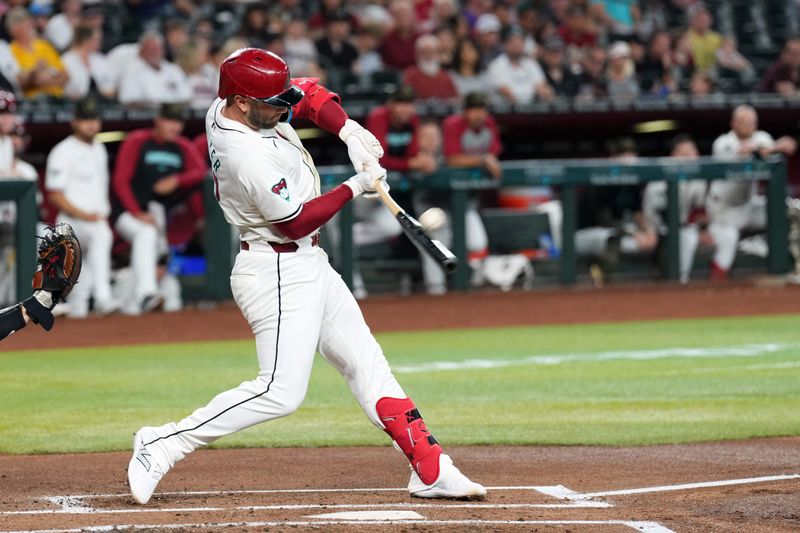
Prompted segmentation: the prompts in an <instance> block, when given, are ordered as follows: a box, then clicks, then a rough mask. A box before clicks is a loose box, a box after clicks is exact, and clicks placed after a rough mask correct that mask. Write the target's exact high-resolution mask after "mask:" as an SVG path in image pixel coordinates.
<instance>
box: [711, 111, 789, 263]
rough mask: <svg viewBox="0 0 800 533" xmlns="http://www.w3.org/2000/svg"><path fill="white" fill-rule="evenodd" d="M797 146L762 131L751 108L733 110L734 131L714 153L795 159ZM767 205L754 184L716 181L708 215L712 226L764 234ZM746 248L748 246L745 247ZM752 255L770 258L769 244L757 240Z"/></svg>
mask: <svg viewBox="0 0 800 533" xmlns="http://www.w3.org/2000/svg"><path fill="white" fill-rule="evenodd" d="M796 151H797V142H796V141H795V140H794V139H793V138H792V137H789V136H784V137H781V138H780V139H778V140H774V139H773V138H772V136H771V135H770V134H769V133H767V132H766V131H762V130H759V129H758V114H757V113H756V110H755V109H753V108H752V107H750V106H748V105H740V106H738V107H736V109H734V110H733V115H732V116H731V131H729V132H728V133H725V134H723V135H720V136H719V137H717V139H716V140H715V141H714V144H713V146H712V149H711V152H712V155H713V156H714V157H716V158H719V159H722V160H735V159H740V158H749V157H754V156H758V157H767V156H768V155H771V154H782V155H784V156H790V155H793V154H794V153H795V152H796ZM766 206H767V202H766V198H765V197H764V196H761V195H759V194H758V183H757V182H753V181H733V180H715V181H713V182H712V183H711V187H710V188H709V194H708V204H707V208H708V215H709V218H710V220H711V222H712V223H718V224H724V225H727V226H732V227H734V228H736V229H737V230H738V231H741V230H743V229H751V230H763V229H764V228H766V226H767V208H766ZM742 244H745V243H742ZM747 244H748V245H751V244H752V245H754V246H753V248H752V249H750V247H749V246H748V251H752V252H753V253H754V254H755V255H764V256H766V254H767V246H766V242H765V241H764V240H763V239H760V238H755V239H753V240H749V241H748V243H747Z"/></svg>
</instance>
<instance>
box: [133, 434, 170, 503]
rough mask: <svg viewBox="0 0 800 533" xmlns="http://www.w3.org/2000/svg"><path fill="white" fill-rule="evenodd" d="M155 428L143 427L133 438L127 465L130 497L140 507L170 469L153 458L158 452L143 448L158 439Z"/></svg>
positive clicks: (148, 499)
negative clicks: (131, 452) (131, 450)
mask: <svg viewBox="0 0 800 533" xmlns="http://www.w3.org/2000/svg"><path fill="white" fill-rule="evenodd" d="M155 429H156V428H152V427H143V428H142V429H140V430H139V431H137V432H136V434H135V435H134V436H133V457H131V461H130V463H128V486H129V487H130V489H131V496H133V499H134V500H136V503H139V504H141V505H144V504H146V503H147V502H149V501H150V497H151V496H152V495H153V492H155V490H156V487H157V486H158V482H159V481H161V478H162V477H164V474H166V473H167V472H168V471H169V469H170V467H169V466H164V465H163V462H164V461H159V460H158V459H157V458H156V457H155V456H156V455H159V456H160V454H159V452H158V450H153V449H151V448H152V447H150V448H147V447H145V445H144V444H145V442H150V441H152V440H153V439H156V438H158V435H157V434H156V431H155Z"/></svg>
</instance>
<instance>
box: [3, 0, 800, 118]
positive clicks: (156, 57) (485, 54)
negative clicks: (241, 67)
mask: <svg viewBox="0 0 800 533" xmlns="http://www.w3.org/2000/svg"><path fill="white" fill-rule="evenodd" d="M733 3H735V1H734V0H727V1H714V2H712V3H711V4H710V5H709V6H706V5H705V4H703V3H702V2H699V1H696V0H664V1H655V0H502V1H490V0H462V1H460V2H459V1H458V0H320V2H312V1H307V0H280V1H275V2H258V1H257V2H215V1H207V0H180V1H176V2H173V1H167V0H125V1H121V2H116V1H115V2H110V1H102V0H12V1H8V2H3V3H2V4H0V15H1V16H2V21H1V23H0V38H2V40H0V86H2V88H3V89H5V90H9V91H12V92H14V93H16V95H17V97H19V98H25V99H37V98H39V99H42V98H44V99H50V100H56V101H59V100H62V99H69V100H78V99H81V98H84V97H86V96H87V95H89V94H92V95H94V96H99V97H102V98H103V99H107V100H112V101H113V100H116V101H119V102H121V103H122V104H125V105H130V106H150V107H155V106H157V105H158V104H160V103H164V102H184V103H189V104H190V105H191V106H192V107H195V108H197V109H204V108H205V107H206V106H207V105H208V104H209V102H210V101H211V99H213V97H214V94H215V90H216V85H217V67H218V66H219V63H220V61H221V60H222V59H223V58H224V57H225V56H227V55H228V54H229V53H230V52H231V51H232V50H235V49H237V48H240V47H244V46H255V47H262V48H266V49H269V50H271V51H273V52H275V53H277V54H278V55H281V56H282V57H285V58H286V60H287V62H288V63H289V65H290V68H291V71H292V74H293V75H294V76H312V77H319V78H321V79H322V80H323V82H324V83H326V84H327V85H328V86H330V87H332V88H333V89H335V90H338V91H340V92H350V93H353V94H359V93H362V94H369V95H378V96H379V95H381V94H385V92H384V93H382V92H381V88H382V87H385V86H386V85H387V84H389V85H398V84H404V85H408V86H410V87H412V88H413V89H414V91H415V93H416V95H417V97H418V98H419V99H426V98H438V99H443V100H453V99H456V98H458V97H463V96H465V95H466V94H468V93H470V92H482V93H485V94H488V95H491V97H492V99H493V101H494V102H495V103H503V102H506V103H529V102H533V101H552V100H553V99H555V98H559V97H573V98H578V99H581V100H593V99H597V98H605V97H608V98H611V99H615V100H622V101H629V100H631V99H634V98H640V97H654V98H668V97H670V96H671V95H676V94H692V95H700V96H703V95H709V94H714V93H717V92H737V91H738V92H745V91H753V90H758V91H766V92H779V93H782V94H785V95H794V94H796V93H797V91H798V87H800V40H798V39H793V38H791V37H792V35H791V34H790V33H789V31H790V30H791V29H792V27H793V25H794V26H796V25H797V24H798V23H800V22H798V13H797V7H796V6H795V7H794V9H792V7H791V6H789V7H787V8H786V9H785V13H776V12H775V10H776V9H777V10H780V7H779V6H780V5H781V3H780V2H772V3H770V2H767V3H766V7H764V8H763V10H762V11H761V12H757V11H753V12H752V13H750V15H749V16H750V17H751V18H752V17H756V19H755V20H753V21H751V25H752V24H756V25H757V23H758V20H759V19H758V17H757V15H758V16H760V17H761V18H760V20H761V22H764V20H766V19H765V17H767V15H769V16H770V17H772V19H770V21H772V20H773V19H774V20H779V21H783V23H784V27H783V28H781V31H778V30H777V29H775V30H774V31H770V32H763V33H767V35H766V36H765V35H760V39H758V40H757V42H755V43H750V42H748V43H746V46H745V47H746V48H747V52H748V53H747V54H745V53H743V52H742V50H739V49H738V45H737V37H738V36H737V34H736V31H735V30H736V29H738V28H739V26H740V24H738V23H739V22H741V21H738V20H737V21H735V23H734V22H732V21H733V19H732V15H731V5H732V4H733ZM759 4H760V3H759ZM773 4H774V5H773ZM785 4H787V5H789V4H792V3H791V2H785ZM759 13H760V15H759ZM716 15H719V16H721V17H723V20H720V21H717V20H715V16H716ZM767 18H769V17H767ZM770 34H771V35H772V37H771V40H770ZM764 39H767V41H768V42H766V43H765V42H764ZM781 46H783V50H782V52H780V53H778V52H779V49H780V47H781ZM776 56H777V57H776ZM751 59H752V60H751ZM772 60H774V62H773V63H772V64H771V65H770V64H769V62H770V61H772ZM754 61H755V62H754Z"/></svg>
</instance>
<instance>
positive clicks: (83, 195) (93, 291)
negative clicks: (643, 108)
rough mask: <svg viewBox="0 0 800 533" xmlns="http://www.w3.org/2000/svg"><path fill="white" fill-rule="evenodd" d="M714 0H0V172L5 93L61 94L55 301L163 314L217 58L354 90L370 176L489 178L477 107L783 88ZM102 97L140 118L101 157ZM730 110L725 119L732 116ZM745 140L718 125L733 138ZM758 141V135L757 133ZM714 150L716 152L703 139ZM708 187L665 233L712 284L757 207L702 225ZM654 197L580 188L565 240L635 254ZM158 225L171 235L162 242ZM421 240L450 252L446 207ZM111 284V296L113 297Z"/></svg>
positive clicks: (12, 167)
mask: <svg viewBox="0 0 800 533" xmlns="http://www.w3.org/2000/svg"><path fill="white" fill-rule="evenodd" d="M724 4H725V2H724V1H722V2H719V1H718V2H715V3H714V6H715V8H714V9H711V8H710V7H709V6H707V5H705V4H703V3H701V2H696V1H692V0H665V1H656V0H638V1H637V0H614V1H612V0H503V1H489V0H462V2H460V3H459V2H457V1H456V0H416V1H415V0H385V1H374V2H373V1H369V2H367V1H364V0H321V2H320V3H309V2H306V1H303V0H278V1H275V2H271V3H262V2H250V3H245V2H241V3H240V2H233V3H227V2H214V1H204V0H178V1H174V2H173V1H166V0H126V1H124V2H98V1H96V0H61V1H57V0H53V1H50V0H32V1H30V2H28V1H24V0H22V1H20V0H15V1H11V2H7V3H4V4H0V17H2V22H0V178H2V175H9V176H12V175H13V176H19V175H23V174H25V173H26V172H27V174H30V175H31V177H30V179H36V171H35V169H33V168H32V167H31V168H30V169H28V168H27V167H29V166H30V165H28V166H27V167H26V166H25V165H27V163H25V162H23V161H21V160H20V159H19V157H18V155H19V153H20V152H21V151H23V150H24V144H25V133H24V125H23V124H22V123H21V121H20V118H19V117H17V116H16V115H15V113H14V112H15V111H16V106H17V102H19V101H25V100H27V101H32V102H66V101H72V102H73V108H74V110H75V119H74V120H73V123H72V128H73V135H72V136H71V137H69V138H68V139H66V140H65V141H63V142H62V143H61V144H60V145H59V146H57V147H56V148H55V149H54V150H53V151H52V152H51V154H50V157H49V158H48V161H47V168H46V169H44V170H45V175H46V178H45V187H44V190H45V193H46V194H47V197H48V200H49V201H50V202H51V203H52V204H53V205H54V206H55V207H56V208H57V209H58V210H59V212H60V215H59V217H61V219H63V220H65V221H68V222H70V223H72V224H73V226H75V228H76V231H77V232H78V235H79V237H80V238H81V240H82V241H84V242H85V243H86V247H87V250H86V251H87V267H88V268H87V272H86V273H85V274H84V276H85V280H84V281H85V282H84V283H82V290H79V291H76V296H75V297H74V298H73V300H75V301H76V304H75V306H74V307H73V309H71V310H70V312H71V313H72V314H73V316H85V315H86V313H88V300H89V298H92V299H93V300H94V309H95V311H99V312H101V313H102V312H111V311H115V310H117V309H118V308H119V306H120V303H121V302H133V304H132V306H131V307H130V308H129V309H122V311H124V312H128V313H130V314H136V313H139V312H145V311H149V310H151V309H153V308H154V307H155V306H157V305H161V304H162V303H164V302H165V301H168V302H169V301H172V302H173V303H172V304H170V305H168V307H173V308H176V307H179V306H180V303H179V300H180V293H179V291H178V295H177V299H176V298H175V297H174V294H175V290H172V289H170V286H172V287H174V285H175V283H174V279H171V278H170V277H169V276H168V275H165V271H164V268H163V267H164V258H165V252H166V251H167V241H168V240H169V241H178V242H184V243H185V242H187V241H188V240H189V239H191V236H192V234H193V233H195V232H196V230H197V229H198V228H197V225H198V223H200V221H202V218H203V206H202V201H201V197H200V193H199V189H198V187H199V185H200V182H201V180H202V179H203V177H204V176H205V174H206V171H207V164H208V163H207V160H206V157H205V155H204V154H205V152H206V145H205V137H204V136H203V135H201V136H200V137H198V138H197V139H194V140H193V141H190V140H188V139H185V138H184V137H182V136H181V130H182V127H183V117H184V105H188V106H189V107H191V108H194V109H197V110H205V109H206V108H207V107H208V105H209V104H210V102H211V101H212V100H213V99H214V98H215V96H216V92H217V85H218V70H219V65H220V64H221V62H222V61H223V59H224V58H225V57H227V56H228V55H229V54H230V53H232V52H233V51H235V50H237V49H239V48H242V47H246V46H256V47H262V48H266V49H269V50H271V51H274V52H275V53H277V54H278V55H280V56H282V57H284V58H285V59H286V61H287V62H288V64H289V66H290V68H291V72H292V75H293V76H296V77H302V76H310V77H317V78H320V79H321V80H322V81H323V83H324V84H326V85H327V86H329V87H331V88H332V89H334V90H337V91H339V92H340V93H342V94H343V96H344V97H345V103H346V102H347V101H348V97H353V98H355V97H357V96H358V95H360V94H362V95H373V96H378V97H380V98H381V99H383V98H386V99H387V102H386V104H385V105H383V106H380V107H376V108H373V109H372V112H371V113H370V114H369V116H368V117H367V118H366V121H365V126H366V127H367V128H368V129H369V130H370V131H372V132H373V133H374V134H375V136H376V137H377V138H378V139H379V140H380V142H381V143H382V145H383V148H384V150H385V153H386V155H385V157H384V158H383V159H382V160H381V164H382V165H383V166H384V167H385V168H387V169H389V170H394V171H400V172H408V171H413V172H415V173H416V174H417V175H419V176H423V178H422V179H424V176H425V175H427V174H430V173H432V172H435V171H437V170H438V169H440V168H443V167H450V168H458V167H469V168H476V167H477V168H482V169H483V170H484V171H485V173H486V175H487V176H490V177H492V178H495V179H499V178H501V177H502V173H503V170H502V166H501V165H500V161H499V158H500V156H501V152H502V144H501V139H500V135H499V132H498V128H497V126H496V124H495V121H494V119H493V117H492V115H491V109H492V107H493V105H495V104H507V103H523V104H524V103H530V102H536V101H545V102H548V101H554V100H556V99H559V98H563V97H569V98H575V99H576V100H577V101H584V102H589V101H593V100H595V99H602V98H609V99H612V100H616V101H631V100H633V99H636V98H646V97H648V98H669V97H671V96H672V95H679V94H691V95H697V96H708V95H713V94H715V93H717V92H719V91H723V90H725V91H732V92H736V91H763V92H772V93H780V94H783V95H785V96H795V95H797V94H798V91H800V38H792V37H791V35H789V34H785V35H784V36H783V37H780V38H779V37H775V40H774V42H773V43H772V44H773V45H774V46H773V48H770V47H769V46H767V45H766V44H764V43H763V42H762V43H760V45H759V46H761V48H760V50H761V52H762V53H761V54H760V55H759V56H758V57H752V58H751V57H749V54H745V53H743V52H742V50H744V48H743V49H742V50H740V49H739V48H738V45H737V36H736V35H734V34H733V33H730V32H723V31H722V30H723V29H724V28H725V27H726V26H728V25H726V24H723V23H719V24H715V19H714V14H715V13H723V14H724V13H725V12H724V10H722V7H724ZM721 6H722V7H721ZM712 11H713V12H712ZM787 27H788V26H787ZM715 28H716V29H715ZM717 30H720V31H717ZM748 46H749V47H750V48H749V49H751V50H756V49H757V48H758V46H755V45H752V46H751V44H748ZM770 54H772V55H770ZM387 96H388V98H387ZM425 99H439V100H443V101H448V102H452V103H453V104H457V107H458V108H459V111H458V112H457V113H455V114H453V115H452V116H449V117H446V118H445V119H444V121H442V122H441V123H440V122H438V121H434V120H431V119H429V118H427V117H421V116H418V115H417V110H416V105H417V102H418V101H420V100H425ZM108 102H119V103H121V104H123V105H126V106H131V107H136V108H149V109H154V110H158V113H157V116H156V118H155V121H154V124H153V127H152V128H146V129H143V130H139V131H135V132H132V133H131V134H130V135H128V137H127V138H126V140H125V141H124V142H123V144H122V145H121V147H120V150H119V153H118V155H117V157H116V158H115V160H114V161H111V162H110V163H111V164H110V165H109V162H108V161H107V156H106V154H105V148H104V147H103V146H102V145H101V144H98V143H97V142H96V141H95V140H93V139H92V137H93V135H94V133H96V132H97V131H99V128H100V127H101V124H100V119H101V114H100V113H99V112H98V105H99V106H102V105H103V104H105V103H108ZM737 113H738V115H736V116H735V118H736V117H738V119H740V120H739V122H741V121H742V120H745V119H747V118H748V117H749V113H750V111H748V110H746V109H745V110H744V111H741V110H740V111H738V112H737ZM753 113H754V112H753ZM739 115H741V116H739ZM742 116H744V117H745V118H744V119H743V118H742ZM754 121H755V118H753V117H751V118H750V122H751V123H752V122H754ZM739 122H736V120H734V123H735V124H739ZM737 127H739V126H737V125H734V126H733V132H736V131H737ZM748 127H749V126H748ZM753 128H755V125H752V127H750V129H753ZM745 129H747V128H745ZM753 131H755V130H753ZM92 132H94V133H92ZM745 133H747V132H745ZM745 133H743V134H742V135H739V134H738V133H731V134H729V135H733V136H734V138H736V139H745V138H746V137H747V135H751V134H752V133H750V134H747V135H745ZM759 135H761V134H759ZM764 135H766V134H764ZM761 137H764V136H763V135H761ZM762 141H763V142H762ZM742 142H743V143H744V141H742ZM759 142H761V144H762V145H764V146H769V147H770V148H769V149H772V147H773V144H771V143H772V141H771V138H769V139H767V137H764V138H763V139H761V138H760V141H759ZM788 143H789V141H786V140H779V142H778V143H776V146H777V148H775V151H777V152H780V153H784V154H790V153H793V152H794V150H795V147H794V146H789V145H788ZM733 144H735V143H733ZM751 144H752V143H750V142H747V143H744V148H742V149H743V150H745V149H748V150H750V152H746V150H745V151H743V152H741V154H742V155H747V153H751V152H753V151H754V150H756V149H761V148H763V147H764V146H762V147H759V148H754V147H753V146H755V145H753V146H751ZM756 144H757V143H756ZM737 149H738V145H737ZM696 151H697V149H696V147H695V146H694V144H693V143H692V142H691V140H687V139H684V140H682V141H676V144H675V150H674V151H673V155H674V156H675V157H691V156H693V155H696ZM610 155H611V156H612V157H614V158H617V159H619V160H623V161H624V160H629V159H631V158H635V157H636V148H635V146H633V145H632V144H631V143H628V142H622V143H615V144H614V146H613V149H611V150H610ZM715 155H718V156H722V155H724V154H722V153H721V152H720V153H717V148H716V145H715ZM320 163H324V162H320ZM109 167H110V169H111V171H109V170H108V169H109ZM103 169H105V170H103ZM687 187H689V184H687ZM718 187H719V186H716V188H713V189H712V190H711V191H710V192H708V191H707V190H706V187H705V185H704V184H702V187H701V184H693V185H692V187H689V189H687V191H686V192H685V194H686V200H685V202H684V203H685V204H686V206H687V207H686V209H685V212H682V222H683V223H684V226H685V228H684V230H683V232H682V239H684V240H686V242H687V243H688V244H687V246H689V248H692V246H694V248H695V249H696V248H697V246H698V245H699V244H703V243H705V244H706V245H708V246H712V247H713V246H715V244H714V243H717V245H719V243H726V244H724V245H723V246H722V247H721V249H722V252H719V253H718V255H719V257H715V259H714V260H715V263H714V264H715V267H714V268H715V269H716V270H714V272H715V273H716V275H717V276H721V277H724V275H725V273H726V272H727V270H728V269H729V268H730V265H731V262H732V260H733V255H732V254H734V253H735V247H736V241H737V240H738V236H739V233H738V232H739V230H741V229H743V228H744V227H746V226H751V225H755V226H762V225H763V224H760V223H758V222H759V221H760V220H761V219H760V218H758V217H761V216H762V215H763V214H764V213H763V210H762V207H763V206H762V205H761V204H760V203H759V202H760V201H761V200H759V199H757V201H756V202H755V203H754V204H753V206H750V207H747V208H746V209H750V210H751V211H752V212H751V211H748V212H747V213H750V214H752V215H753V217H756V218H754V219H753V220H750V219H746V222H742V223H738V222H737V223H736V224H734V223H732V222H731V221H730V220H728V221H724V223H723V222H721V221H720V220H721V218H720V217H723V218H724V216H727V215H730V213H731V212H732V211H731V210H726V209H724V208H721V207H720V204H719V201H720V200H719V198H720V193H719V190H718ZM701 188H702V192H701V191H700V189H701ZM740 192H741V191H740ZM663 194H664V191H663V190H661V189H658V188H655V189H653V188H651V190H650V191H649V192H645V191H642V190H639V189H636V190H623V191H620V190H614V189H612V188H605V189H604V188H598V189H597V190H594V191H590V193H588V194H587V195H585V196H584V197H583V198H582V201H584V202H588V203H589V204H591V208H589V209H582V210H581V213H582V214H584V215H586V216H589V217H590V218H591V219H590V220H589V219H587V220H582V221H581V230H580V231H579V232H578V235H576V247H577V249H578V251H579V252H580V253H582V254H583V255H589V256H591V255H595V256H598V257H601V258H602V257H606V256H608V255H613V254H615V253H618V252H623V253H624V252H628V251H630V252H645V253H650V252H653V251H654V250H655V249H656V247H657V246H658V244H659V242H660V240H661V239H660V234H661V233H662V230H663V227H662V226H663V220H660V219H659V218H658V213H657V212H658V210H659V209H660V208H656V207H653V206H654V205H656V206H658V205H662V204H663ZM681 194H684V191H682V192H681ZM742 194H743V193H742ZM742 194H740V196H742ZM723 196H724V195H723ZM745 196H747V195H745ZM643 198H644V200H645V204H646V205H644V206H643V204H642V201H643ZM109 199H110V201H109ZM410 200H411V201H412V202H413V205H414V207H415V210H416V211H417V212H418V213H419V212H422V211H424V210H426V209H428V208H430V207H439V208H443V209H444V210H445V211H447V210H448V207H449V206H448V205H447V198H446V197H444V196H441V195H440V196H437V195H435V194H432V193H431V192H430V191H421V190H420V191H415V192H414V194H413V197H412V198H411V199H410ZM734 200H736V201H738V200H739V199H738V198H734V199H733V200H731V201H734ZM625 202H627V203H625ZM707 202H710V204H709V205H710V207H709V213H713V216H716V217H717V219H718V220H717V221H716V222H717V223H716V225H714V224H713V222H714V221H712V223H704V224H703V225H702V231H701V230H700V229H698V228H700V226H699V225H697V224H696V223H695V222H694V221H693V220H692V219H691V217H690V216H689V213H690V211H691V210H692V209H694V208H699V207H702V208H703V209H705V208H706V207H707V206H706V204H707ZM714 202H717V203H716V204H714ZM747 202H750V196H747V198H746V203H747ZM357 204H359V205H357V206H356V215H357V222H356V225H355V226H354V230H353V240H354V243H355V244H356V245H357V246H362V245H368V244H371V243H375V242H380V241H386V240H387V239H389V240H391V239H394V238H396V237H397V236H398V235H399V228H398V226H397V224H396V222H395V221H394V220H393V219H392V218H391V216H388V211H386V210H385V209H382V208H380V206H378V205H377V204H375V203H372V204H367V203H364V202H357ZM711 204H714V205H711ZM736 205H739V204H736ZM748 205H750V204H749V203H748ZM498 206H499V207H502V208H512V209H526V210H529V211H534V212H536V213H540V214H542V215H546V217H547V219H548V221H549V227H550V231H551V240H552V241H553V242H552V250H553V251H554V252H555V253H558V249H559V248H560V246H561V243H560V237H561V217H562V213H561V205H560V202H559V201H558V198H557V195H556V193H555V192H554V191H553V190H552V189H550V188H547V187H544V188H541V187H540V188H516V189H512V188H505V189H503V190H501V191H500V193H499V196H498ZM754 206H755V207H754ZM480 207H481V205H480V202H479V199H478V198H477V196H476V197H474V198H472V199H471V200H470V203H469V207H468V210H467V215H466V216H467V218H466V222H467V228H466V229H467V232H466V233H467V248H468V252H469V264H470V266H471V267H472V269H473V273H474V276H473V280H472V281H473V284H475V285H480V284H481V283H482V279H481V274H482V273H483V272H484V271H485V268H484V267H485V262H484V260H485V259H486V258H487V255H488V253H489V242H488V241H489V240H488V235H487V232H486V229H485V228H484V225H483V222H482V220H481V216H480V214H479V208H480ZM743 209H745V208H743ZM733 211H735V210H733ZM720 213H725V215H723V214H720ZM739 215H741V213H739V212H738V211H736V216H737V217H738V218H737V220H739V218H742V219H743V220H745V218H744V215H742V216H741V217H740V216H739ZM748 216H749V215H748ZM176 221H177V222H176ZM753 221H755V222H753ZM750 222H753V223H752V224H751V223H750ZM739 226H741V227H739ZM621 227H626V228H627V229H625V230H624V231H620V228H621ZM687 228H689V229H687ZM111 229H113V230H114V232H115V233H116V235H117V238H118V241H119V240H122V241H125V242H124V243H123V244H122V248H121V249H122V253H120V249H119V248H118V247H117V248H115V250H114V254H113V257H120V256H121V257H124V258H125V261H124V262H123V263H124V265H123V266H125V265H127V270H126V269H124V268H123V269H118V270H117V271H116V272H117V273H119V272H126V274H125V277H124V278H123V279H117V280H116V282H115V283H114V284H113V287H114V288H115V290H116V291H117V293H116V294H115V293H113V292H112V290H111V288H110V286H109V283H110V275H111V274H110V273H109V272H108V270H109V268H110V265H111V258H112V252H111V251H112V246H114V244H113V242H112V233H111ZM176 229H177V231H178V233H182V235H179V236H177V237H175V239H173V238H172V237H173V236H174V234H175V233H176ZM433 233H434V237H435V238H438V239H439V240H441V241H442V242H444V243H445V244H452V231H451V224H450V220H449V219H448V220H445V222H444V224H442V226H441V227H439V228H436V230H435V231H433ZM693 242H694V244H692V243H693ZM698 243H699V244H698ZM731 243H732V244H731ZM118 244H119V243H118ZM718 249H719V247H718ZM609 250H611V254H609ZM693 255H694V252H693V251H692V256H693ZM683 257H688V256H687V255H686V254H684V255H683ZM118 266H119V265H118ZM690 269H691V262H689V263H688V264H682V270H681V276H682V278H683V279H688V276H689V271H690ZM92 271H94V272H95V274H96V273H97V272H101V273H100V275H93V273H92ZM423 276H424V283H425V287H426V290H427V291H428V292H429V293H431V294H441V293H443V292H445V290H446V283H445V281H446V280H445V279H444V276H443V274H442V272H441V271H440V270H439V269H438V267H437V266H436V265H435V264H433V263H432V262H430V261H428V260H427V258H425V257H423ZM165 282H166V287H165V286H164V283H165ZM355 282H356V287H355V289H356V294H357V295H365V294H366V288H365V287H364V286H363V283H362V280H361V278H360V275H359V274H358V272H356V279H355ZM120 288H124V290H125V291H127V292H126V294H128V296H122V295H120V294H119V293H118V291H119V290H121V289H120ZM84 289H85V291H84ZM170 295H173V296H172V297H171V296H170Z"/></svg>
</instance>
